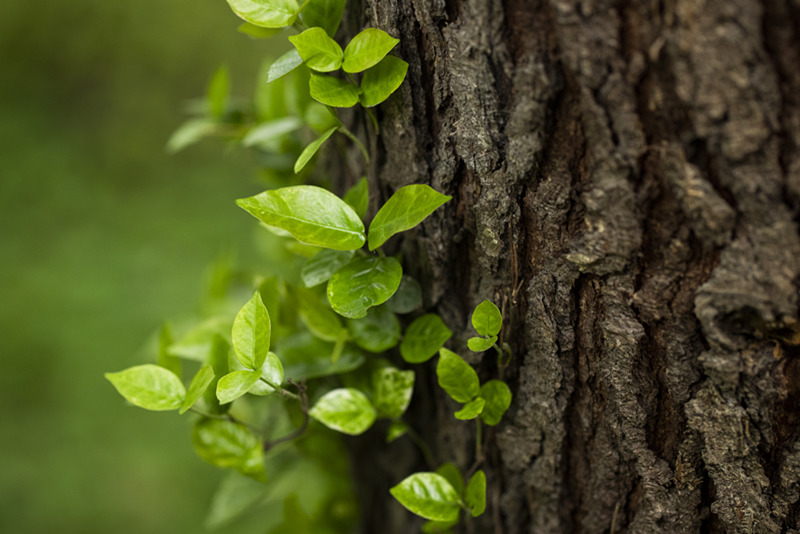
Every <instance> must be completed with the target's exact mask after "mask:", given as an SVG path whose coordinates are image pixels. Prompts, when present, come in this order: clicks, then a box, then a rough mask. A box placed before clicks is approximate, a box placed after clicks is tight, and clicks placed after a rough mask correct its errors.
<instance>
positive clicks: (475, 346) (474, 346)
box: [467, 336, 497, 352]
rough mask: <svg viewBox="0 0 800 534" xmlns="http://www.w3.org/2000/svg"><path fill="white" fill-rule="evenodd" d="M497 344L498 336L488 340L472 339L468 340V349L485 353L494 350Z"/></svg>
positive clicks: (481, 338) (482, 338)
mask: <svg viewBox="0 0 800 534" xmlns="http://www.w3.org/2000/svg"><path fill="white" fill-rule="evenodd" d="M496 342H497V336H492V337H490V338H488V339H487V338H485V337H471V338H469V339H468V340H467V347H469V350H471V351H472V352H483V351H485V350H489V349H490V348H492V347H493V346H494V344H495V343H496Z"/></svg>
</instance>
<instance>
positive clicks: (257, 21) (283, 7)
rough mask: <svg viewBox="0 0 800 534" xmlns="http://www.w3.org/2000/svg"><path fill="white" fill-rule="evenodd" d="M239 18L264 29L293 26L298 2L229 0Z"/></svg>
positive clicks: (288, 0)
mask: <svg viewBox="0 0 800 534" xmlns="http://www.w3.org/2000/svg"><path fill="white" fill-rule="evenodd" d="M228 5H229V6H230V7H231V9H232V10H233V12H234V13H236V14H237V15H238V16H239V17H241V18H242V19H244V20H245V21H247V22H249V23H250V24H254V25H256V26H261V27H263V28H283V27H285V26H291V25H292V24H293V23H294V20H295V19H296V18H297V9H298V7H299V6H298V5H297V1H296V0H228Z"/></svg>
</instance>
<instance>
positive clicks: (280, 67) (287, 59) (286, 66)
mask: <svg viewBox="0 0 800 534" xmlns="http://www.w3.org/2000/svg"><path fill="white" fill-rule="evenodd" d="M302 64H303V58H301V57H300V54H299V53H298V52H297V49H296V48H292V49H291V50H289V51H288V52H286V53H285V54H283V55H282V56H281V57H279V58H278V59H276V60H275V61H274V62H273V63H272V65H270V66H269V69H268V70H267V83H271V82H274V81H275V80H277V79H278V78H282V77H283V76H285V75H287V74H289V73H290V72H292V71H293V70H294V69H296V68H297V67H299V66H300V65H302Z"/></svg>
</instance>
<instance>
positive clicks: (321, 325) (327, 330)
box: [297, 292, 343, 342]
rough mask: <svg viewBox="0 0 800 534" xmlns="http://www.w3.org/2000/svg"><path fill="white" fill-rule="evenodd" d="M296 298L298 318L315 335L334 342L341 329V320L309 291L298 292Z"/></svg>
mask: <svg viewBox="0 0 800 534" xmlns="http://www.w3.org/2000/svg"><path fill="white" fill-rule="evenodd" d="M298 296H299V298H298V299H297V303H298V306H299V308H298V311H299V315H300V320H301V321H303V324H305V325H306V327H308V330H309V331H310V332H311V333H312V334H314V335H315V336H316V337H318V338H320V339H322V340H325V341H331V342H336V341H337V340H338V339H339V336H340V333H341V331H342V328H343V327H342V321H341V320H340V319H339V316H338V315H336V314H335V313H333V311H332V310H331V309H330V307H328V305H327V303H326V302H324V301H322V300H321V299H318V298H316V295H314V294H311V293H310V292H307V293H301V292H298Z"/></svg>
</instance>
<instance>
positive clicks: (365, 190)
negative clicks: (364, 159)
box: [344, 177, 369, 219]
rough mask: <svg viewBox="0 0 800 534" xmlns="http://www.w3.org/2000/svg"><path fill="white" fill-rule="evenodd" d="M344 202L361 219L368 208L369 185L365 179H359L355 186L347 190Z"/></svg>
mask: <svg viewBox="0 0 800 534" xmlns="http://www.w3.org/2000/svg"><path fill="white" fill-rule="evenodd" d="M344 201H345V202H347V203H348V204H349V205H350V207H351V208H353V211H355V212H356V213H357V214H358V216H359V217H361V219H363V218H364V216H365V215H366V214H367V208H368V207H369V185H368V184H367V178H366V177H364V178H361V179H360V180H359V181H358V182H357V183H356V185H354V186H353V187H351V188H350V189H348V190H347V193H345V195H344Z"/></svg>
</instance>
